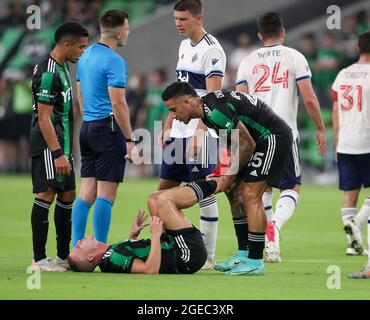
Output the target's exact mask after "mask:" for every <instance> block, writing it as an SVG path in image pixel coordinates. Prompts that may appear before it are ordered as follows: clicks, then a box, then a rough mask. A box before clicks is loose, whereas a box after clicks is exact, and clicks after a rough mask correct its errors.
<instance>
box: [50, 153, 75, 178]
mask: <svg viewBox="0 0 370 320" xmlns="http://www.w3.org/2000/svg"><path fill="white" fill-rule="evenodd" d="M54 164H55V169H56V172H57V174H63V175H67V176H69V175H70V174H71V171H72V165H71V163H70V162H69V160H68V159H67V158H66V157H65V156H60V157H59V158H56V159H55V160H54Z"/></svg>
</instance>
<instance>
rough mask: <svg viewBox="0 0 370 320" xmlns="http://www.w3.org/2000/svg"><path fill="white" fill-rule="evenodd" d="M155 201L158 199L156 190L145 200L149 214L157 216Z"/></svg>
mask: <svg viewBox="0 0 370 320" xmlns="http://www.w3.org/2000/svg"><path fill="white" fill-rule="evenodd" d="M157 201H158V192H153V193H152V194H151V195H150V196H149V198H148V200H147V205H148V209H149V213H150V215H151V216H158V204H157Z"/></svg>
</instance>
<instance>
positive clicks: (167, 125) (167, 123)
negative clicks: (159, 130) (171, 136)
mask: <svg viewBox="0 0 370 320" xmlns="http://www.w3.org/2000/svg"><path fill="white" fill-rule="evenodd" d="M173 119H174V114H173V113H172V112H170V113H169V114H168V116H167V119H166V121H165V123H164V127H163V131H166V130H169V129H171V127H172V121H173Z"/></svg>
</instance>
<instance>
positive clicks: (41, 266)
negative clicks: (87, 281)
mask: <svg viewBox="0 0 370 320" xmlns="http://www.w3.org/2000/svg"><path fill="white" fill-rule="evenodd" d="M32 269H33V270H38V271H49V272H63V271H66V269H65V268H62V267H60V266H58V265H55V264H54V263H53V261H52V260H51V259H50V258H49V257H48V258H45V259H41V260H39V261H37V262H36V261H35V260H32Z"/></svg>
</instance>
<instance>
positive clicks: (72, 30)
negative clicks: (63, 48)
mask: <svg viewBox="0 0 370 320" xmlns="http://www.w3.org/2000/svg"><path fill="white" fill-rule="evenodd" d="M88 36H89V32H88V31H87V30H86V29H85V28H84V27H83V26H81V25H80V24H79V23H77V22H65V23H63V24H62V25H60V26H59V27H58V29H57V30H56V31H55V34H54V40H55V43H59V42H61V41H62V40H63V39H65V38H67V37H71V38H76V39H77V38H87V37H88Z"/></svg>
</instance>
